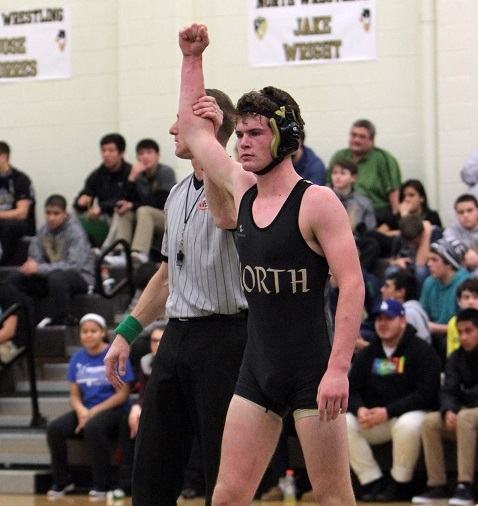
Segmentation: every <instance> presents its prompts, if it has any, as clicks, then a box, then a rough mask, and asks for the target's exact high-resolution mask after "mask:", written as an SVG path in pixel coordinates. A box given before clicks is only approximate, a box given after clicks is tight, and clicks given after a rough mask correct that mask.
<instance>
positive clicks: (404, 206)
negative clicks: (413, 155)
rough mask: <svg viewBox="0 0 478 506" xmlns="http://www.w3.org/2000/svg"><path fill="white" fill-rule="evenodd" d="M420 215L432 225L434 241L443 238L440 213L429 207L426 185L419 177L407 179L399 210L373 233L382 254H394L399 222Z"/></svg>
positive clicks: (402, 188)
mask: <svg viewBox="0 0 478 506" xmlns="http://www.w3.org/2000/svg"><path fill="white" fill-rule="evenodd" d="M410 215H413V216H419V217H420V218H421V219H422V220H423V221H428V222H430V224H431V225H432V242H433V241H436V240H438V239H440V238H441V236H442V223H441V219H440V216H439V214H438V213H437V212H436V211H434V210H432V209H430V208H429V207H428V199H427V194H426V191H425V187H424V186H423V184H422V182H421V181H419V180H418V179H407V180H406V181H405V182H404V183H403V184H402V185H401V186H400V193H399V206H398V212H396V213H395V214H393V215H392V216H389V217H388V218H387V219H386V220H384V222H383V223H381V224H380V225H379V227H377V230H376V231H375V232H372V233H371V235H373V237H374V238H375V239H376V240H377V241H378V242H379V244H380V249H381V251H380V256H381V257H385V258H387V257H389V256H390V255H391V254H392V245H393V238H394V237H395V236H397V235H399V233H400V229H399V222H400V220H401V219H402V218H405V217H407V216H410Z"/></svg>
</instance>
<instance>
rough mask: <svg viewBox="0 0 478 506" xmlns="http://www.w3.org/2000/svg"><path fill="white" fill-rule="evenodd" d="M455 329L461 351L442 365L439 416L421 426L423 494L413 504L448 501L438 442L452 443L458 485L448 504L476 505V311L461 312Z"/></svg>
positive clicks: (441, 445)
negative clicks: (424, 473)
mask: <svg viewBox="0 0 478 506" xmlns="http://www.w3.org/2000/svg"><path fill="white" fill-rule="evenodd" d="M456 326H457V328H458V335H459V339H460V347H459V348H458V349H457V350H455V351H454V352H453V353H452V354H451V355H450V356H449V357H448V360H447V363H446V369H445V384H444V385H443V387H442V389H441V392H440V411H435V412H433V413H428V414H427V415H426V416H425V420H424V422H423V425H422V442H423V449H424V454H425V464H426V468H427V474H428V482H427V484H428V489H427V490H426V491H424V492H423V493H422V494H420V495H418V496H415V497H414V498H413V500H412V502H413V503H414V504H429V503H431V502H439V501H444V500H446V499H448V498H449V497H450V494H449V493H448V488H447V475H446V468H445V455H444V451H443V440H442V438H443V437H446V438H450V439H456V441H457V462H458V480H457V481H458V484H457V486H456V488H455V491H454V493H453V495H452V497H451V499H450V500H449V501H448V504H457V505H458V504H462V505H467V504H470V505H472V504H474V502H475V501H474V500H473V488H472V483H473V478H474V476H475V454H476V438H477V436H478V430H477V427H478V310H477V309H474V308H468V309H463V310H461V311H460V312H459V313H458V316H457V318H456Z"/></svg>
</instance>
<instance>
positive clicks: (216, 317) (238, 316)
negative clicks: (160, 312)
mask: <svg viewBox="0 0 478 506" xmlns="http://www.w3.org/2000/svg"><path fill="white" fill-rule="evenodd" d="M246 319H247V309H243V310H242V311H239V313H234V314H219V313H213V314H210V315H208V316H191V317H189V318H170V319H169V321H172V322H190V323H199V322H215V321H220V320H246Z"/></svg>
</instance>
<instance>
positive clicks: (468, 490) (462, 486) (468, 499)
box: [448, 483, 475, 506]
mask: <svg viewBox="0 0 478 506" xmlns="http://www.w3.org/2000/svg"><path fill="white" fill-rule="evenodd" d="M474 502H475V501H474V500H473V489H472V487H471V485H470V484H469V483H458V485H457V486H456V488H455V491H454V492H453V495H452V496H451V497H450V499H449V501H448V504H454V505H457V506H467V505H470V506H473V503H474Z"/></svg>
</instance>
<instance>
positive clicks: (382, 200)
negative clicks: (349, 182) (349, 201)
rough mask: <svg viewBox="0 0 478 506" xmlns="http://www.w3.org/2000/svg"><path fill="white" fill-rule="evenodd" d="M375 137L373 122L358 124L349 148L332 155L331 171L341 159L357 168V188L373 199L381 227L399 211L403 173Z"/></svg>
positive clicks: (356, 123)
mask: <svg viewBox="0 0 478 506" xmlns="http://www.w3.org/2000/svg"><path fill="white" fill-rule="evenodd" d="M375 134H376V129H375V126H374V124H373V123H372V122H371V121H369V120H367V119H360V120H357V121H355V123H354V124H353V125H352V128H351V130H350V137H349V147H348V148H346V149H341V150H339V151H337V152H336V153H335V154H334V155H333V156H332V159H331V161H330V164H329V168H330V169H331V168H332V167H333V166H334V164H335V162H336V161H337V160H338V159H339V158H348V159H349V160H353V161H354V162H355V163H356V164H357V165H358V176H357V181H356V183H355V188H356V190H357V191H358V192H359V193H362V194H363V195H365V196H366V197H368V198H369V199H370V200H371V202H372V204H373V207H374V209H375V215H376V218H377V223H378V225H380V224H381V223H383V221H384V220H386V219H387V218H390V216H392V215H393V214H396V213H397V212H398V203H399V201H398V197H399V188H400V183H401V174H400V167H399V165H398V162H397V160H396V159H395V158H394V157H393V156H392V155H391V154H390V153H389V152H388V151H385V150H384V149H380V148H378V147H376V146H375Z"/></svg>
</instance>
